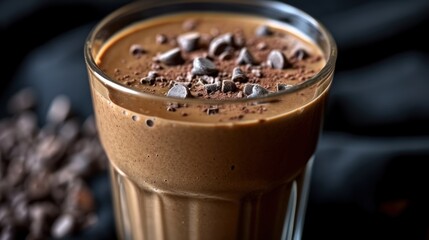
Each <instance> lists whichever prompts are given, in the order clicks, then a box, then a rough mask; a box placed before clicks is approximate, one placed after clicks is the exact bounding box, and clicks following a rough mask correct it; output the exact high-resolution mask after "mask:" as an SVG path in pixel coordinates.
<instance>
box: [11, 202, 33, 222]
mask: <svg viewBox="0 0 429 240" xmlns="http://www.w3.org/2000/svg"><path fill="white" fill-rule="evenodd" d="M13 215H14V217H13V220H14V224H16V225H18V226H26V225H27V224H28V222H29V220H30V218H29V211H28V202H27V201H21V202H19V203H17V204H16V205H15V206H13Z"/></svg>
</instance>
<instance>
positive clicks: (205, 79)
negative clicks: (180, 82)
mask: <svg viewBox="0 0 429 240" xmlns="http://www.w3.org/2000/svg"><path fill="white" fill-rule="evenodd" d="M214 82H215V78H214V77H211V76H207V75H203V76H201V77H199V78H198V83H200V84H203V85H204V84H212V83H214Z"/></svg>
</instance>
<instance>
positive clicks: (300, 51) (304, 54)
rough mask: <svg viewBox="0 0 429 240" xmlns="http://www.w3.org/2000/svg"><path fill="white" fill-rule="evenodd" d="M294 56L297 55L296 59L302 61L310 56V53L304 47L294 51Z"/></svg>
mask: <svg viewBox="0 0 429 240" xmlns="http://www.w3.org/2000/svg"><path fill="white" fill-rule="evenodd" d="M293 56H294V57H295V59H296V60H298V61H301V60H305V59H307V58H308V57H310V54H309V53H308V52H307V51H305V50H304V49H302V48H300V49H298V50H296V51H295V52H294V53H293Z"/></svg>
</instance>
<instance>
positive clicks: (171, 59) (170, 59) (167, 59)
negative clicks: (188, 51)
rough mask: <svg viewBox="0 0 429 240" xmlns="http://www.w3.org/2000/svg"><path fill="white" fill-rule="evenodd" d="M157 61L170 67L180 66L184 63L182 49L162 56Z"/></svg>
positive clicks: (172, 50) (175, 49)
mask: <svg viewBox="0 0 429 240" xmlns="http://www.w3.org/2000/svg"><path fill="white" fill-rule="evenodd" d="M157 60H159V61H160V62H162V63H164V64H166V65H169V66H174V65H179V64H182V63H183V62H184V60H183V57H182V53H181V51H180V48H173V49H171V50H169V51H167V52H164V53H162V54H160V55H159V56H158V58H157Z"/></svg>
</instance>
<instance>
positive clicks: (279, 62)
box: [267, 50, 290, 69]
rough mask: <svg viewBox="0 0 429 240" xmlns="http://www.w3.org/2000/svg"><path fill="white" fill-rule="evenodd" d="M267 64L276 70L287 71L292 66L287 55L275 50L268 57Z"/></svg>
mask: <svg viewBox="0 0 429 240" xmlns="http://www.w3.org/2000/svg"><path fill="white" fill-rule="evenodd" d="M267 64H268V66H270V67H271V68H274V69H285V68H287V67H289V66H290V63H289V61H288V60H287V58H286V57H285V55H284V54H283V53H282V52H281V51H279V50H273V51H271V52H270V54H269V55H268V59H267Z"/></svg>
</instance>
